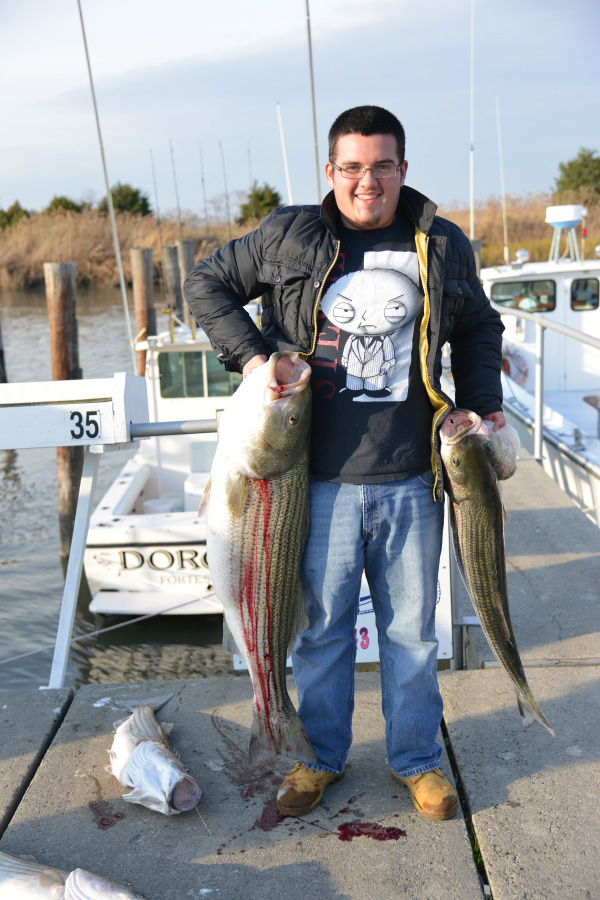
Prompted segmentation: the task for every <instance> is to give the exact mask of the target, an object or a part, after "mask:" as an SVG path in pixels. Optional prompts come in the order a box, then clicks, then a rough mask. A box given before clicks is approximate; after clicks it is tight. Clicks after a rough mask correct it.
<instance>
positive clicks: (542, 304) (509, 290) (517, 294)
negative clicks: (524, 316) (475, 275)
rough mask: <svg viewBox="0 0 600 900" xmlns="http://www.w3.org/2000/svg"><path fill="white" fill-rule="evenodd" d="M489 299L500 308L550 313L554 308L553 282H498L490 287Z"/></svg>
mask: <svg viewBox="0 0 600 900" xmlns="http://www.w3.org/2000/svg"><path fill="white" fill-rule="evenodd" d="M491 299H492V300H493V301H494V303H498V304H499V305H501V306H510V307H512V308H518V309H523V310H525V311H526V312H550V311H551V310H553V309H554V308H555V307H556V283H555V282H554V281H550V280H547V281H498V282H496V284H493V285H492V291H491Z"/></svg>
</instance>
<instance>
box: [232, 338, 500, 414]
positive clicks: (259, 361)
mask: <svg viewBox="0 0 600 900" xmlns="http://www.w3.org/2000/svg"><path fill="white" fill-rule="evenodd" d="M267 360H268V357H267V356H265V355H264V353H259V354H258V356H253V357H252V359H249V360H248V362H247V363H246V365H245V366H244V368H243V369H242V377H243V378H247V377H248V375H249V374H250V372H252V371H253V370H254V369H258V367H259V366H262V365H264V364H265V363H266V362H267ZM496 415H497V413H496Z"/></svg>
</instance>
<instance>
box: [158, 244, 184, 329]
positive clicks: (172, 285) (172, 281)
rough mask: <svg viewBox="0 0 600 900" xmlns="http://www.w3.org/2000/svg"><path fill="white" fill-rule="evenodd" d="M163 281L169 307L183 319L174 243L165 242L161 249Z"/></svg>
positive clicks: (179, 278)
mask: <svg viewBox="0 0 600 900" xmlns="http://www.w3.org/2000/svg"><path fill="white" fill-rule="evenodd" d="M162 264H163V281H164V284H165V292H166V295H167V300H168V301H169V305H170V307H171V309H173V310H174V311H175V313H176V314H177V316H178V317H179V318H180V319H182V320H183V295H182V293H181V277H180V275H179V262H178V260H177V247H176V245H175V244H166V245H165V246H164V247H163V249H162Z"/></svg>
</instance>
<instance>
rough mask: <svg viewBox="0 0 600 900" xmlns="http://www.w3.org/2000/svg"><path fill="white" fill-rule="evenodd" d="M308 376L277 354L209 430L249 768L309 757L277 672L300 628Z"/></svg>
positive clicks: (227, 630)
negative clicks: (245, 690)
mask: <svg viewBox="0 0 600 900" xmlns="http://www.w3.org/2000/svg"><path fill="white" fill-rule="evenodd" d="M278 367H279V368H278ZM276 370H277V371H278V372H279V377H277V375H276ZM309 376H310V367H309V366H308V365H307V364H306V363H304V362H302V361H301V360H299V358H298V355H297V354H283V353H282V354H273V356H272V357H271V359H270V360H269V362H268V363H265V365H264V366H261V367H260V368H258V369H256V370H255V371H254V372H252V374H251V375H250V376H249V377H248V378H247V379H245V381H244V382H242V385H240V387H239V388H238V390H237V391H236V393H235V394H234V396H233V398H232V401H231V403H230V405H229V406H228V408H227V409H226V411H225V413H224V414H223V417H222V420H221V423H220V425H219V444H218V447H217V452H216V454H215V459H214V462H213V466H212V471H211V479H210V485H209V486H208V488H207V492H206V495H205V499H204V500H203V505H202V508H204V507H205V506H208V518H207V553H208V564H209V567H210V572H211V576H212V579H213V584H214V587H215V592H216V594H217V596H218V597H219V599H220V600H221V602H222V604H223V609H224V613H225V622H224V638H223V643H224V647H225V649H226V650H229V651H230V652H237V653H239V655H240V656H242V657H243V658H244V659H245V660H246V663H247V665H248V669H249V672H250V676H251V678H252V686H253V689H254V714H253V719H252V726H251V735H250V759H251V762H253V763H255V764H256V763H260V762H266V761H268V760H270V759H271V758H272V757H273V756H274V755H275V754H277V753H282V754H284V755H286V756H290V757H292V758H302V759H303V760H304V761H307V762H308V761H311V760H314V754H313V751H312V749H311V747H310V744H309V743H308V740H307V738H306V735H305V734H304V730H303V728H302V726H301V724H300V720H299V719H298V716H297V714H296V711H295V709H294V706H293V704H292V702H291V700H290V698H289V695H288V692H287V686H286V672H285V666H286V657H287V654H288V650H289V648H290V647H291V645H293V642H294V641H295V639H296V637H297V635H298V633H299V631H300V630H301V628H302V627H303V626H304V625H305V623H306V609H305V604H304V596H303V593H302V586H301V583H300V561H301V558H302V553H303V551H304V545H305V542H306V537H307V534H308V521H309V468H308V462H309V437H310V432H309V423H310V392H309V388H308V383H309V382H308V379H309Z"/></svg>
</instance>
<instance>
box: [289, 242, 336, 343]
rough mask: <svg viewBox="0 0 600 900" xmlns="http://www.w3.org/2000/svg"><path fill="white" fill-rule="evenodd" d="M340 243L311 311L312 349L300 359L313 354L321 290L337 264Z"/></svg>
mask: <svg viewBox="0 0 600 900" xmlns="http://www.w3.org/2000/svg"><path fill="white" fill-rule="evenodd" d="M341 243H342V242H341V241H338V242H337V247H336V248H335V256H334V257H333V262H332V263H331V265H330V266H329V268H328V269H327V272H326V273H325V278H324V279H323V281H322V282H321V287H320V288H319V293H318V294H317V300H316V303H315V308H314V310H313V342H312V347H311V348H310V350H309V351H308V353H299V354H298V356H299V357H300V359H304V360H307V359H308V357H309V356H312V355H313V353H314V352H315V347H316V346H317V316H318V315H319V304H320V303H321V295H322V293H323V288H324V287H325V285H326V283H327V279H328V278H329V273H330V272H331V270H332V269H333V267H334V266H335V264H336V262H337V258H338V256H339V254H340V246H341Z"/></svg>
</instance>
